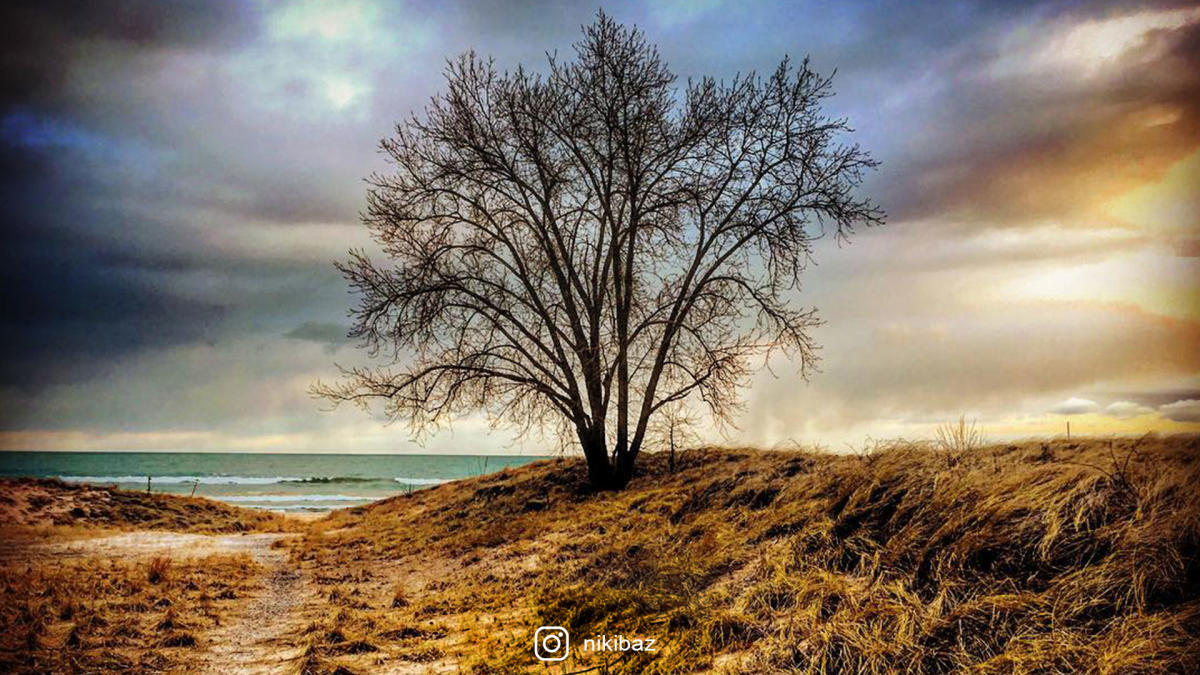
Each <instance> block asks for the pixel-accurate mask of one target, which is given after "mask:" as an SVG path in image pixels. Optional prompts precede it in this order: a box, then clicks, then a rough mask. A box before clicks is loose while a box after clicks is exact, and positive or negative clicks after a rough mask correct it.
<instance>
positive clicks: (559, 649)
mask: <svg viewBox="0 0 1200 675" xmlns="http://www.w3.org/2000/svg"><path fill="white" fill-rule="evenodd" d="M570 653H571V636H570V635H568V634H567V629H566V628H563V627H562V626H542V627H541V628H538V629H537V630H536V631H534V633H533V655H534V656H536V657H537V658H538V660H539V661H565V660H566V658H567V656H568V655H569V654H570Z"/></svg>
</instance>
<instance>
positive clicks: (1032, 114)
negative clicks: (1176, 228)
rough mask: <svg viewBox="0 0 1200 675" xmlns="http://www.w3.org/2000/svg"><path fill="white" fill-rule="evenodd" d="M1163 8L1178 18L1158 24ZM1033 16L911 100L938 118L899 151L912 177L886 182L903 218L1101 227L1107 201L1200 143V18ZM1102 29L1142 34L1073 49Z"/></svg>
mask: <svg viewBox="0 0 1200 675" xmlns="http://www.w3.org/2000/svg"><path fill="white" fill-rule="evenodd" d="M1160 14H1166V15H1169V16H1172V17H1176V18H1177V19H1178V20H1171V21H1155V20H1151V19H1153V18H1154V17H1156V16H1159V15H1160ZM1143 15H1145V17H1149V18H1148V19H1146V20H1135V21H1131V19H1139V17H1142V16H1143ZM1029 16H1030V19H1029V21H1030V22H1038V23H1037V25H1029V26H1024V27H1022V28H1021V29H1020V30H1007V31H998V32H995V33H994V34H993V35H992V36H991V37H990V39H984V40H977V41H976V42H975V43H973V44H972V45H970V46H965V47H963V48H962V52H961V53H959V54H958V56H957V57H956V58H955V59H953V60H951V61H947V63H945V64H943V65H942V68H943V71H942V72H940V73H939V77H940V79H939V80H938V84H937V86H935V87H933V88H932V89H931V91H930V94H929V95H927V96H926V97H925V98H923V99H919V100H917V101H913V102H911V103H910V105H908V106H907V109H906V111H905V114H906V115H914V116H917V115H920V116H924V117H925V118H926V120H925V122H926V124H925V126H924V127H922V129H923V130H921V131H916V132H915V133H917V134H918V137H917V138H916V139H915V140H914V141H911V142H910V143H909V144H908V146H907V148H906V149H905V150H903V151H902V152H901V153H900V154H898V155H897V156H895V157H893V160H894V161H893V166H892V169H893V170H894V171H899V172H903V173H905V174H907V175H908V176H909V178H908V179H907V180H902V181H893V182H892V183H891V184H890V185H887V186H885V188H884V189H885V191H886V195H887V198H886V200H885V203H887V204H888V205H889V207H890V209H891V212H892V213H893V214H895V215H896V216H897V217H898V218H901V219H911V218H929V217H933V216H939V217H943V218H948V219H953V220H954V221H956V222H958V223H959V224H960V225H961V226H964V227H965V226H968V225H971V224H978V223H983V224H986V225H988V226H993V225H995V224H997V223H998V222H999V223H1004V224H1007V225H1009V226H1013V227H1022V226H1028V225H1031V224H1039V223H1044V222H1046V221H1057V222H1062V223H1065V224H1073V225H1075V226H1078V227H1090V226H1092V225H1094V224H1096V223H1097V222H1098V221H1099V222H1103V221H1104V218H1105V216H1104V214H1103V213H1101V212H1099V211H1098V209H1097V207H1098V206H1099V205H1100V204H1101V203H1102V202H1103V200H1104V199H1111V198H1115V197H1117V196H1119V195H1121V194H1122V193H1124V192H1126V191H1128V190H1130V189H1132V188H1135V187H1137V186H1139V185H1140V184H1141V183H1143V182H1144V181H1146V180H1152V179H1155V178H1157V177H1161V176H1162V175H1163V174H1164V173H1165V172H1166V171H1167V169H1168V168H1169V167H1170V166H1172V165H1173V164H1175V163H1176V162H1178V161H1179V160H1181V159H1182V158H1184V157H1186V156H1187V155H1188V154H1189V153H1191V152H1192V151H1194V150H1195V149H1196V148H1197V147H1200V103H1198V102H1200V12H1195V11H1191V12H1185V13H1183V14H1179V12H1178V11H1177V10H1162V11H1156V10H1151V9H1147V10H1144V11H1142V12H1141V13H1136V14H1135V13H1130V12H1129V11H1126V12H1125V13H1123V14H1120V15H1117V16H1112V17H1110V18H1098V19H1097V18H1092V17H1079V16H1072V15H1068V16H1064V17H1061V18H1058V19H1056V20H1053V21H1042V20H1041V19H1040V18H1036V14H1034V13H1031V14H1030V15H1029ZM1109 24H1111V25H1109ZM1089 27H1090V29H1091V30H1093V32H1096V34H1098V35H1105V34H1108V33H1112V32H1113V30H1114V28H1119V29H1120V30H1123V31H1126V32H1129V31H1132V33H1131V34H1130V35H1123V36H1122V38H1121V39H1122V45H1123V47H1122V48H1121V49H1117V50H1115V51H1113V52H1106V54H1107V57H1106V58H1099V57H1096V58H1091V57H1080V56H1079V53H1080V52H1081V50H1082V49H1083V47H1080V46H1078V45H1076V47H1075V48H1073V50H1072V49H1068V48H1066V47H1064V46H1063V45H1070V44H1075V43H1076V42H1079V39H1077V38H1076V37H1072V36H1074V35H1075V33H1076V32H1077V31H1079V30H1081V29H1084V28H1089ZM1118 32H1119V31H1118ZM1085 42H1087V44H1089V45H1090V44H1092V43H1093V42H1095V41H1094V40H1093V41H1086V40H1085ZM1097 44H1103V41H1100V42H1099V43H1097ZM1038 54H1041V55H1043V56H1045V58H1042V57H1037V56H1036V55H1038ZM1047 54H1049V55H1051V56H1054V57H1055V58H1050V56H1046V55H1047ZM1059 56H1062V58H1063V59H1067V63H1066V64H1065V65H1064V63H1063V62H1060V60H1058V57H1059ZM1077 57H1078V58H1082V61H1080V63H1079V67H1080V68H1086V69H1087V70H1086V72H1085V71H1083V70H1077V69H1076V68H1075V67H1074V65H1073V64H1074V63H1075V61H1073V60H1071V59H1075V58H1077ZM1009 64H1016V65H1009Z"/></svg>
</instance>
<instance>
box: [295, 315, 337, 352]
mask: <svg viewBox="0 0 1200 675" xmlns="http://www.w3.org/2000/svg"><path fill="white" fill-rule="evenodd" d="M349 332H350V328H349V327H348V326H343V325H341V324H336V323H323V322H320V321H305V322H304V323H302V324H300V325H299V326H296V327H295V328H293V329H291V330H290V331H288V332H286V333H284V334H283V336H284V337H288V338H292V339H293V340H307V341H309V342H319V343H321V344H326V345H329V347H330V348H334V349H336V348H337V347H340V346H342V345H344V344H346V343H348V342H350V338H348V337H347V336H346V335H347V333H349Z"/></svg>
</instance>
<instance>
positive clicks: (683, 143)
mask: <svg viewBox="0 0 1200 675" xmlns="http://www.w3.org/2000/svg"><path fill="white" fill-rule="evenodd" d="M446 85H447V90H446V92H445V93H444V94H441V95H438V96H436V97H434V98H433V99H432V101H431V102H430V104H429V105H428V107H427V108H426V110H425V111H424V115H423V116H417V115H414V116H412V117H411V118H410V119H409V120H408V121H406V122H404V123H401V124H399V125H397V128H396V131H395V136H393V137H391V138H388V139H386V140H384V141H383V142H382V148H383V150H384V151H385V153H386V155H387V156H388V158H389V160H390V162H391V164H392V167H393V170H391V171H390V172H388V173H386V174H384V175H374V176H372V177H371V178H370V179H369V184H370V189H369V191H368V200H367V204H368V206H367V210H366V213H365V214H364V221H365V223H366V225H367V226H368V227H369V228H370V230H371V232H372V234H373V236H374V238H375V240H376V241H377V243H378V245H379V247H380V248H381V249H382V252H383V254H384V255H385V256H386V258H387V262H386V264H382V263H376V262H374V261H373V260H371V259H370V258H369V257H368V255H367V254H366V253H365V252H364V251H361V250H357V251H351V252H350V257H349V260H347V261H345V262H342V263H339V264H338V268H339V269H340V270H341V271H342V273H343V274H344V275H345V277H346V278H347V279H348V280H349V282H350V284H351V285H352V287H353V289H354V291H355V292H356V294H357V296H358V304H357V306H356V307H355V308H354V309H353V310H352V312H351V315H352V318H353V319H354V328H353V331H352V333H351V336H352V337H357V338H360V339H361V341H362V343H363V345H364V346H365V347H366V348H368V350H369V353H370V355H371V356H372V357H373V358H375V359H377V360H382V361H384V362H385V363H384V364H383V365H377V366H373V367H359V368H352V369H343V375H344V379H343V380H341V381H340V382H338V383H335V384H321V383H318V384H317V385H316V387H315V389H316V391H317V392H318V393H319V394H321V395H323V396H326V397H329V398H330V399H332V400H334V401H337V402H340V401H355V402H358V403H360V404H365V403H366V402H368V401H370V400H373V399H379V400H382V401H383V402H384V403H385V405H384V408H385V411H386V412H387V414H388V415H389V416H390V417H392V418H393V419H401V420H404V421H407V422H408V423H410V424H411V425H412V428H413V429H414V430H416V431H418V432H419V431H421V430H425V429H427V428H429V427H430V426H436V425H438V424H440V423H442V422H445V421H448V420H450V419H453V418H454V417H457V416H460V415H463V414H466V413H470V412H477V411H484V412H485V413H487V414H488V415H489V417H490V419H492V420H493V421H494V422H497V423H511V424H515V425H518V426H519V427H521V428H523V429H526V430H528V429H529V428H533V427H538V428H543V429H544V428H547V427H549V428H551V429H552V430H553V431H554V432H555V433H556V434H557V437H558V438H560V439H563V442H564V443H568V442H572V443H573V442H576V441H577V442H578V443H579V445H580V447H581V448H582V450H583V453H584V455H585V456H586V458H587V465H588V470H589V477H590V480H591V483H592V484H593V485H594V486H595V487H597V488H620V487H622V486H624V485H625V483H626V482H627V481H628V479H629V478H630V476H631V475H632V473H633V470H634V467H635V462H636V459H637V457H638V453H639V451H640V450H641V449H642V448H643V446H644V444H645V442H646V438H647V432H648V430H649V429H650V428H651V421H652V419H653V418H654V417H655V415H656V414H657V413H658V412H659V411H661V410H663V409H664V408H665V407H668V406H671V405H673V404H676V403H678V402H680V401H684V400H692V401H697V402H699V403H702V404H703V405H704V406H706V408H707V410H708V411H709V413H711V415H712V417H713V418H714V419H715V420H719V421H720V420H723V421H729V420H730V419H731V415H732V414H733V413H734V412H735V411H736V410H737V409H738V405H739V401H738V393H739V389H740V387H741V385H742V384H743V383H744V381H745V379H746V377H747V375H748V374H749V372H750V369H751V366H752V361H754V360H755V359H760V358H761V359H765V358H767V357H769V356H770V354H771V353H772V352H775V351H781V352H783V353H786V354H788V355H789V356H790V357H792V358H793V359H794V360H795V361H796V362H798V363H799V364H800V365H799V367H800V370H801V373H802V374H804V375H805V376H807V369H808V368H809V366H811V364H812V363H813V362H814V360H815V353H814V352H815V349H816V345H815V344H814V342H813V340H812V338H811V337H810V335H809V329H810V328H812V327H813V326H815V325H816V324H817V323H818V319H817V316H816V313H815V310H813V309H806V308H799V307H794V306H793V305H792V302H791V297H790V296H792V295H794V292H795V291H798V290H799V286H800V276H801V273H802V272H803V271H804V269H805V268H806V266H807V263H808V262H809V261H810V256H811V253H812V246H813V242H814V240H815V239H817V238H819V237H821V236H825V235H831V236H835V237H839V238H840V237H844V236H846V235H847V234H849V233H850V232H851V231H852V229H853V228H854V227H855V226H856V225H859V224H873V223H878V222H881V220H882V213H881V212H880V211H879V210H878V209H877V208H876V207H875V206H874V205H873V204H872V203H871V202H870V201H869V200H867V199H863V198H859V197H856V196H855V195H854V189H855V188H856V186H858V185H859V184H860V182H861V180H862V175H863V172H864V170H866V169H868V168H870V167H873V166H874V165H875V162H874V160H872V159H871V157H870V156H869V155H868V154H867V153H866V152H864V151H863V150H861V149H860V148H859V147H858V146H856V145H853V144H847V143H844V142H843V140H842V137H843V136H844V135H845V134H846V133H848V132H849V131H850V129H849V128H848V127H847V124H846V121H845V120H842V119H835V118H830V117H828V116H826V115H825V114H824V113H823V112H822V110H821V104H822V102H823V101H824V99H826V98H828V97H829V96H830V95H831V93H832V92H831V88H830V78H827V77H822V76H820V75H817V74H816V73H814V72H813V71H812V70H810V69H809V65H808V62H807V60H805V61H804V62H803V63H801V64H799V66H798V67H797V66H794V65H792V64H791V63H789V62H788V61H787V60H786V59H785V60H784V62H783V63H782V64H781V65H780V66H779V68H778V69H776V70H775V71H774V72H773V73H772V74H771V75H770V76H767V77H760V76H756V75H754V74H750V75H745V76H738V77H736V78H734V79H733V80H732V81H730V82H721V81H717V80H714V79H712V78H704V79H700V80H697V81H689V82H688V83H687V84H686V86H683V87H679V86H678V84H677V81H676V77H675V76H674V75H673V74H672V73H671V71H670V70H668V68H667V66H666V64H665V63H663V61H662V59H661V58H660V57H659V54H658V52H657V50H656V49H655V48H654V47H653V46H651V45H649V44H648V43H647V42H646V40H645V37H644V35H643V34H642V33H641V32H640V31H638V30H637V29H631V28H627V27H624V26H621V25H619V24H617V23H616V22H614V21H613V20H612V19H611V18H609V17H607V16H605V15H604V14H603V13H601V14H600V15H599V16H598V17H597V19H596V21H595V22H594V23H593V24H591V25H589V26H587V27H585V28H584V30H583V39H582V40H581V41H580V42H579V43H578V44H577V45H576V46H575V58H574V59H573V60H570V61H561V60H559V59H557V58H555V57H554V56H551V57H549V66H548V70H547V72H545V73H543V74H540V75H539V74H534V73H531V72H529V71H527V70H525V69H524V68H523V67H521V68H518V69H517V70H516V71H515V72H504V73H501V72H498V71H497V70H496V68H495V66H494V64H493V62H492V61H490V60H484V59H480V58H478V57H477V56H476V55H475V54H473V53H468V54H466V55H463V56H462V57H460V58H458V59H457V60H455V61H452V62H450V64H449V65H448V67H447V71H446Z"/></svg>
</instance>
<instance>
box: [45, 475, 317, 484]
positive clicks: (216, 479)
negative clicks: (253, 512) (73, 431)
mask: <svg viewBox="0 0 1200 675" xmlns="http://www.w3.org/2000/svg"><path fill="white" fill-rule="evenodd" d="M58 478H59V479H60V480H64V481H66V482H68V483H97V484H101V485H109V484H111V483H139V484H141V483H145V482H146V477H145V476H59V477H58ZM300 480H302V479H300V478H292V477H290V476H151V477H150V482H151V484H158V485H183V484H188V485H190V484H192V483H196V482H199V483H200V484H201V485H274V484H275V483H288V482H292V483H294V482H298V481H300Z"/></svg>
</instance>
